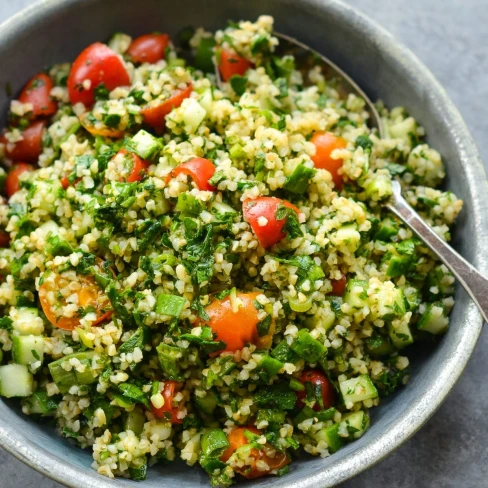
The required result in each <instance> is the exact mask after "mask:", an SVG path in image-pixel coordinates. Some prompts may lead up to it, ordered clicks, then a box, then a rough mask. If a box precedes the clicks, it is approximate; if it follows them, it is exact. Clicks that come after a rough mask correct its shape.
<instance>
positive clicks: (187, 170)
mask: <svg viewBox="0 0 488 488" xmlns="http://www.w3.org/2000/svg"><path fill="white" fill-rule="evenodd" d="M182 173H183V174H185V175H188V176H190V177H191V178H192V179H193V181H194V182H195V184H196V185H197V187H198V189H199V190H202V191H203V190H206V191H215V187H213V186H212V185H211V184H210V183H209V182H208V180H209V179H210V178H212V176H213V175H214V173H215V166H214V164H213V163H212V161H209V160H208V159H205V158H192V159H190V160H189V161H187V162H186V163H182V164H180V165H179V166H176V168H175V169H173V171H171V173H170V174H169V175H168V176H167V177H166V183H168V182H169V181H170V180H171V178H176V177H177V176H178V175H179V174H182Z"/></svg>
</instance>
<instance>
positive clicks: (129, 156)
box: [112, 149, 151, 183]
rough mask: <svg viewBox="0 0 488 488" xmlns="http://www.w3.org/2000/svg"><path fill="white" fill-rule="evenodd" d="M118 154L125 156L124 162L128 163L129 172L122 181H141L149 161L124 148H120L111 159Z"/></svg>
mask: <svg viewBox="0 0 488 488" xmlns="http://www.w3.org/2000/svg"><path fill="white" fill-rule="evenodd" d="M119 155H123V156H125V158H124V164H128V165H130V173H129V176H127V178H124V179H123V181H125V182H126V183H133V182H134V181H141V180H142V178H143V177H144V175H145V174H146V172H147V169H148V168H149V166H150V165H151V163H150V162H149V161H146V160H144V159H141V158H140V157H139V156H138V155H137V154H134V153H131V152H129V151H127V150H126V149H121V150H120V151H119V152H118V153H117V154H116V155H115V156H114V157H113V158H112V159H114V158H116V157H117V156H119Z"/></svg>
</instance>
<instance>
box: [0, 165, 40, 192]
mask: <svg viewBox="0 0 488 488" xmlns="http://www.w3.org/2000/svg"><path fill="white" fill-rule="evenodd" d="M33 170H34V167H33V166H31V165H30V164H27V163H17V164H15V165H14V166H12V169H11V170H10V171H9V173H8V175H7V179H6V180H5V193H6V194H7V197H8V198H10V197H11V196H12V195H13V194H14V193H17V192H18V191H19V190H20V182H19V176H20V175H21V174H22V173H25V172H26V171H33Z"/></svg>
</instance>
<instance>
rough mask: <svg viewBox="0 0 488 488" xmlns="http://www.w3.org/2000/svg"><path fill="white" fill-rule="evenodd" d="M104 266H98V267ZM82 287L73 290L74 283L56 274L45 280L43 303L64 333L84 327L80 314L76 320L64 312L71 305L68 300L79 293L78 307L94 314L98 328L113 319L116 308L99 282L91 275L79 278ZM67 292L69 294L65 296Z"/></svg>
mask: <svg viewBox="0 0 488 488" xmlns="http://www.w3.org/2000/svg"><path fill="white" fill-rule="evenodd" d="M100 266H101V265H100V264H98V267H100ZM77 280H78V282H79V283H80V285H81V286H80V287H79V288H77V289H76V290H71V289H70V288H68V287H69V285H70V283H71V281H70V280H69V279H67V278H66V277H65V276H63V275H62V274H58V273H56V272H54V271H51V272H50V273H48V274H47V276H45V278H44V281H43V283H42V285H41V286H40V288H39V300H40V302H41V306H42V310H43V311H44V313H45V315H46V318H47V319H48V320H49V322H51V324H53V325H54V326H55V327H58V328H60V329H64V330H73V329H74V328H75V327H78V326H79V325H80V316H79V315H78V314H75V315H73V316H72V317H65V316H63V311H62V308H63V307H65V306H66V305H68V301H67V298H68V296H70V295H72V294H73V293H75V294H76V295H78V303H77V305H78V307H82V308H83V309H84V311H85V312H94V313H95V314H96V319H95V321H93V323H92V325H97V324H99V323H101V322H103V321H104V320H107V319H109V318H110V317H111V316H112V312H113V310H112V306H111V304H110V300H109V299H108V297H107V295H106V294H105V292H104V291H103V290H102V289H101V288H100V287H99V286H98V284H97V282H96V281H95V278H93V277H92V276H91V275H77ZM63 290H66V293H63Z"/></svg>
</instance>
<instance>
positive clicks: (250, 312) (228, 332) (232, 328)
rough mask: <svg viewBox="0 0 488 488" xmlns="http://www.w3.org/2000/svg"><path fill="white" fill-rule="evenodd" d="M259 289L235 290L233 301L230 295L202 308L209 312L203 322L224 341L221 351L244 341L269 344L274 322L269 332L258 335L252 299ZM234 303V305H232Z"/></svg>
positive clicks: (243, 344)
mask: <svg viewBox="0 0 488 488" xmlns="http://www.w3.org/2000/svg"><path fill="white" fill-rule="evenodd" d="M259 294H260V292H250V293H242V292H238V293H237V298H236V299H235V302H234V301H232V300H231V298H230V297H229V296H227V297H225V298H223V299H222V300H214V301H212V302H211V303H210V305H208V306H207V307H206V308H205V311H206V312H207V314H208V316H209V320H208V321H207V322H206V325H208V326H210V328H211V329H212V330H213V331H214V332H215V333H216V334H217V340H220V341H224V342H225V344H226V347H225V349H222V351H219V354H220V353H221V352H225V351H230V352H235V351H238V350H240V349H242V348H243V347H244V346H245V345H246V344H248V343H251V344H255V345H256V346H258V347H259V348H267V347H269V346H270V345H271V339H272V337H273V332H274V322H272V323H271V325H270V327H269V330H268V333H267V334H266V335H263V336H262V337H259V334H258V329H257V325H258V323H259V322H260V319H259V317H258V310H257V309H256V306H255V305H254V300H256V297H257V296H258V295H259ZM233 305H234V306H235V307H236V308H235V309H234V308H233Z"/></svg>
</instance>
